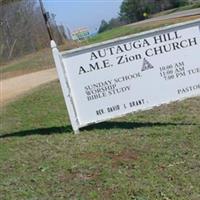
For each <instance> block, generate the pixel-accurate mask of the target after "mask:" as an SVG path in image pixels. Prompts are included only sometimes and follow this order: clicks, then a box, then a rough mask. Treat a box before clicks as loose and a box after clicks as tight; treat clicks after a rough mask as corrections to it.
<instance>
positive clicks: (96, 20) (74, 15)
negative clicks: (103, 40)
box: [43, 0, 123, 33]
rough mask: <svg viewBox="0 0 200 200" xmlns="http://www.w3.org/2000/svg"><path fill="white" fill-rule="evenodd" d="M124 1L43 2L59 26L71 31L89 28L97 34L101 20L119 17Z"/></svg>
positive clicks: (63, 0)
mask: <svg viewBox="0 0 200 200" xmlns="http://www.w3.org/2000/svg"><path fill="white" fill-rule="evenodd" d="M122 1H123V0H43V3H44V6H45V9H46V11H47V12H50V13H54V14H56V21H57V23H58V24H63V25H64V26H65V27H68V28H69V29H70V31H73V30H75V29H77V28H81V27H87V28H88V29H89V30H90V32H91V33H93V32H96V31H97V30H98V28H99V26H100V23H101V20H102V19H105V20H106V21H109V20H110V19H111V18H113V17H117V16H118V13H119V10H120V5H121V3H122Z"/></svg>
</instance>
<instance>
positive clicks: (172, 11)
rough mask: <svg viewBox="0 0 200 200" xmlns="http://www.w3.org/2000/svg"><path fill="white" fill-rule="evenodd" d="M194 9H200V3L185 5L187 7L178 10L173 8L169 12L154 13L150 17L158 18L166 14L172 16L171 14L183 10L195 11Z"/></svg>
mask: <svg viewBox="0 0 200 200" xmlns="http://www.w3.org/2000/svg"><path fill="white" fill-rule="evenodd" d="M195 8H200V2H198V3H195V4H191V5H187V6H182V7H179V8H174V9H171V10H165V11H162V12H159V13H156V14H155V15H153V16H152V17H159V16H163V15H168V14H172V13H175V12H180V11H184V10H191V9H195Z"/></svg>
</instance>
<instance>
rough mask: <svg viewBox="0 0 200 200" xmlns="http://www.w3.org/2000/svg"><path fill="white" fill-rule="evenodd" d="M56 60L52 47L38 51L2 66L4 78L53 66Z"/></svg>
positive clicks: (0, 71)
mask: <svg viewBox="0 0 200 200" xmlns="http://www.w3.org/2000/svg"><path fill="white" fill-rule="evenodd" d="M53 66H54V61H53V57H52V53H51V49H43V50H41V51H38V52H37V53H33V54H29V55H26V56H24V57H23V58H19V59H16V60H14V61H11V62H9V63H7V64H6V65H3V66H1V67H0V73H1V74H2V78H9V77H12V76H16V75H21V74H26V73H30V72H34V71H38V70H44V69H48V68H52V67H53Z"/></svg>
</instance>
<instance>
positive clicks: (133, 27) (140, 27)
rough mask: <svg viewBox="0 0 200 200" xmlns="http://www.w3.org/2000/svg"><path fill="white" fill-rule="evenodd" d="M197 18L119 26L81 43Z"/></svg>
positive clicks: (101, 40) (98, 40)
mask: <svg viewBox="0 0 200 200" xmlns="http://www.w3.org/2000/svg"><path fill="white" fill-rule="evenodd" d="M197 18H199V16H191V17H182V18H176V19H169V20H161V21H157V22H151V23H149V22H147V23H144V24H137V25H128V26H127V25H126V26H121V27H117V28H113V29H112V30H108V31H105V32H103V33H101V34H98V35H96V36H94V37H92V38H90V39H89V40H88V41H86V42H83V45H87V44H93V43H97V42H103V41H106V40H110V39H114V38H117V37H122V36H127V35H131V34H135V33H139V32H143V31H148V30H151V29H156V28H159V27H164V26H168V25H172V24H176V23H181V22H185V21H188V20H193V19H197Z"/></svg>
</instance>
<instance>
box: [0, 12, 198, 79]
mask: <svg viewBox="0 0 200 200" xmlns="http://www.w3.org/2000/svg"><path fill="white" fill-rule="evenodd" d="M199 17H200V16H193V17H182V18H178V19H170V20H163V21H158V22H153V23H146V24H142V25H141V24H140V25H134V26H130V25H129V26H122V27H118V28H115V29H112V30H109V31H106V32H104V33H101V34H98V35H97V36H95V37H93V38H91V39H89V40H88V41H85V42H83V43H81V44H77V43H70V44H66V45H64V46H61V47H59V48H60V49H61V50H66V49H71V48H75V47H78V46H82V45H89V44H93V43H97V42H102V41H105V40H109V39H113V38H116V37H121V36H126V35H130V34H134V33H139V32H142V31H147V30H150V29H153V28H158V27H163V26H167V25H170V24H175V23H179V22H184V21H188V20H193V19H197V18H199ZM52 67H54V62H53V58H52V55H51V49H50V48H49V49H44V50H42V51H39V52H37V53H33V54H30V55H27V56H25V57H23V58H19V59H16V60H14V61H11V62H10V63H7V64H5V65H4V66H1V67H0V73H1V79H5V78H9V77H13V76H17V75H21V74H26V73H30V72H35V71H39V70H44V69H48V68H52Z"/></svg>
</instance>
